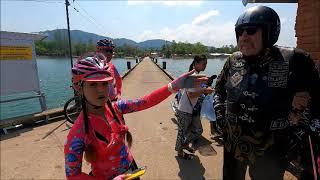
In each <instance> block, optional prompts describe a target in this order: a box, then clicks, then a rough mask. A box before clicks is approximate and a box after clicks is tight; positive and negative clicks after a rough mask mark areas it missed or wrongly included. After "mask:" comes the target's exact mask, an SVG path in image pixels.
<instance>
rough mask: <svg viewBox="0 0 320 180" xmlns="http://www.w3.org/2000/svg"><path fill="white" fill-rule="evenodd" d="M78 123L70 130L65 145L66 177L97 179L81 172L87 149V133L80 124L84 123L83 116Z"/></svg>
mask: <svg viewBox="0 0 320 180" xmlns="http://www.w3.org/2000/svg"><path fill="white" fill-rule="evenodd" d="M79 118H80V119H79ZM76 122H78V123H75V124H74V125H73V126H72V128H71V129H70V131H69V134H68V136H67V140H66V142H65V145H64V157H65V170H66V177H67V179H68V180H75V179H79V180H82V179H88V180H90V179H96V178H94V177H92V176H89V175H88V174H86V173H83V172H81V167H82V157H83V152H84V148H85V141H84V135H85V134H84V133H85V132H84V130H83V125H82V123H80V122H83V121H82V115H80V116H79V117H78V119H77V121H76Z"/></svg>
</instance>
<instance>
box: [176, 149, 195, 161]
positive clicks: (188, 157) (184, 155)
mask: <svg viewBox="0 0 320 180" xmlns="http://www.w3.org/2000/svg"><path fill="white" fill-rule="evenodd" d="M194 156H195V155H193V154H188V153H186V152H184V151H181V152H178V157H180V158H183V159H184V160H192V159H193V158H194Z"/></svg>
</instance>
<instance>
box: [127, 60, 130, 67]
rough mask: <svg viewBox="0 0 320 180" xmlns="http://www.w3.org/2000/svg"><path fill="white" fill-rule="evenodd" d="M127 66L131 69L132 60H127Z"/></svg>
mask: <svg viewBox="0 0 320 180" xmlns="http://www.w3.org/2000/svg"><path fill="white" fill-rule="evenodd" d="M127 68H128V69H131V62H130V61H127Z"/></svg>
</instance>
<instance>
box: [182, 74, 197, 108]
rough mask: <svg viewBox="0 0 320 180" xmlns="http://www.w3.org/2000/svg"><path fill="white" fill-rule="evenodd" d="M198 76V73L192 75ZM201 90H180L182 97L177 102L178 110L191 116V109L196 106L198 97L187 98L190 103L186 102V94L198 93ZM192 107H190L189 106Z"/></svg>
mask: <svg viewBox="0 0 320 180" xmlns="http://www.w3.org/2000/svg"><path fill="white" fill-rule="evenodd" d="M193 74H198V73H196V72H195V73H193ZM200 90H201V88H188V89H181V92H182V95H181V98H180V101H179V105H178V110H180V111H182V112H186V113H190V114H192V111H193V107H194V106H195V105H196V104H197V101H198V97H196V98H189V99H190V102H191V104H190V102H189V100H188V96H187V92H198V91H200ZM191 105H192V106H191Z"/></svg>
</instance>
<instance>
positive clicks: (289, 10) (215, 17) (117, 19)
mask: <svg viewBox="0 0 320 180" xmlns="http://www.w3.org/2000/svg"><path fill="white" fill-rule="evenodd" d="M70 3H71V6H69V13H70V28H71V29H78V30H83V31H87V32H92V33H96V34H99V35H104V36H108V37H111V38H128V39H132V40H134V41H137V42H141V41H144V40H148V39H166V40H176V41H178V42H190V43H195V42H201V43H203V44H205V45H210V46H216V47H220V46H222V45H229V44H236V41H235V36H234V24H235V22H236V20H237V18H238V16H239V15H240V14H241V13H242V12H243V11H244V10H245V9H246V8H249V7H252V6H255V5H259V4H248V5H247V6H246V7H244V6H243V4H242V1H241V0H224V1H222V0H220V1H218V0H207V1H200V0H199V1H131V0H130V1H124V0H123V1H84V0H75V1H74V2H72V0H70ZM263 5H266V6H269V7H272V8H273V9H274V10H276V11H277V13H278V14H279V16H280V19H281V33H280V37H279V41H278V43H277V44H279V45H284V46H296V38H295V31H294V27H295V19H296V11H297V4H296V3H289V4H286V3H279V4H263ZM74 8H76V9H77V11H78V12H77V11H76V10H74ZM57 28H59V29H62V28H67V25H66V13H65V5H64V0H25V1H23V0H21V1H13V0H1V30H4V31H15V32H39V31H44V30H52V29H57Z"/></svg>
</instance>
